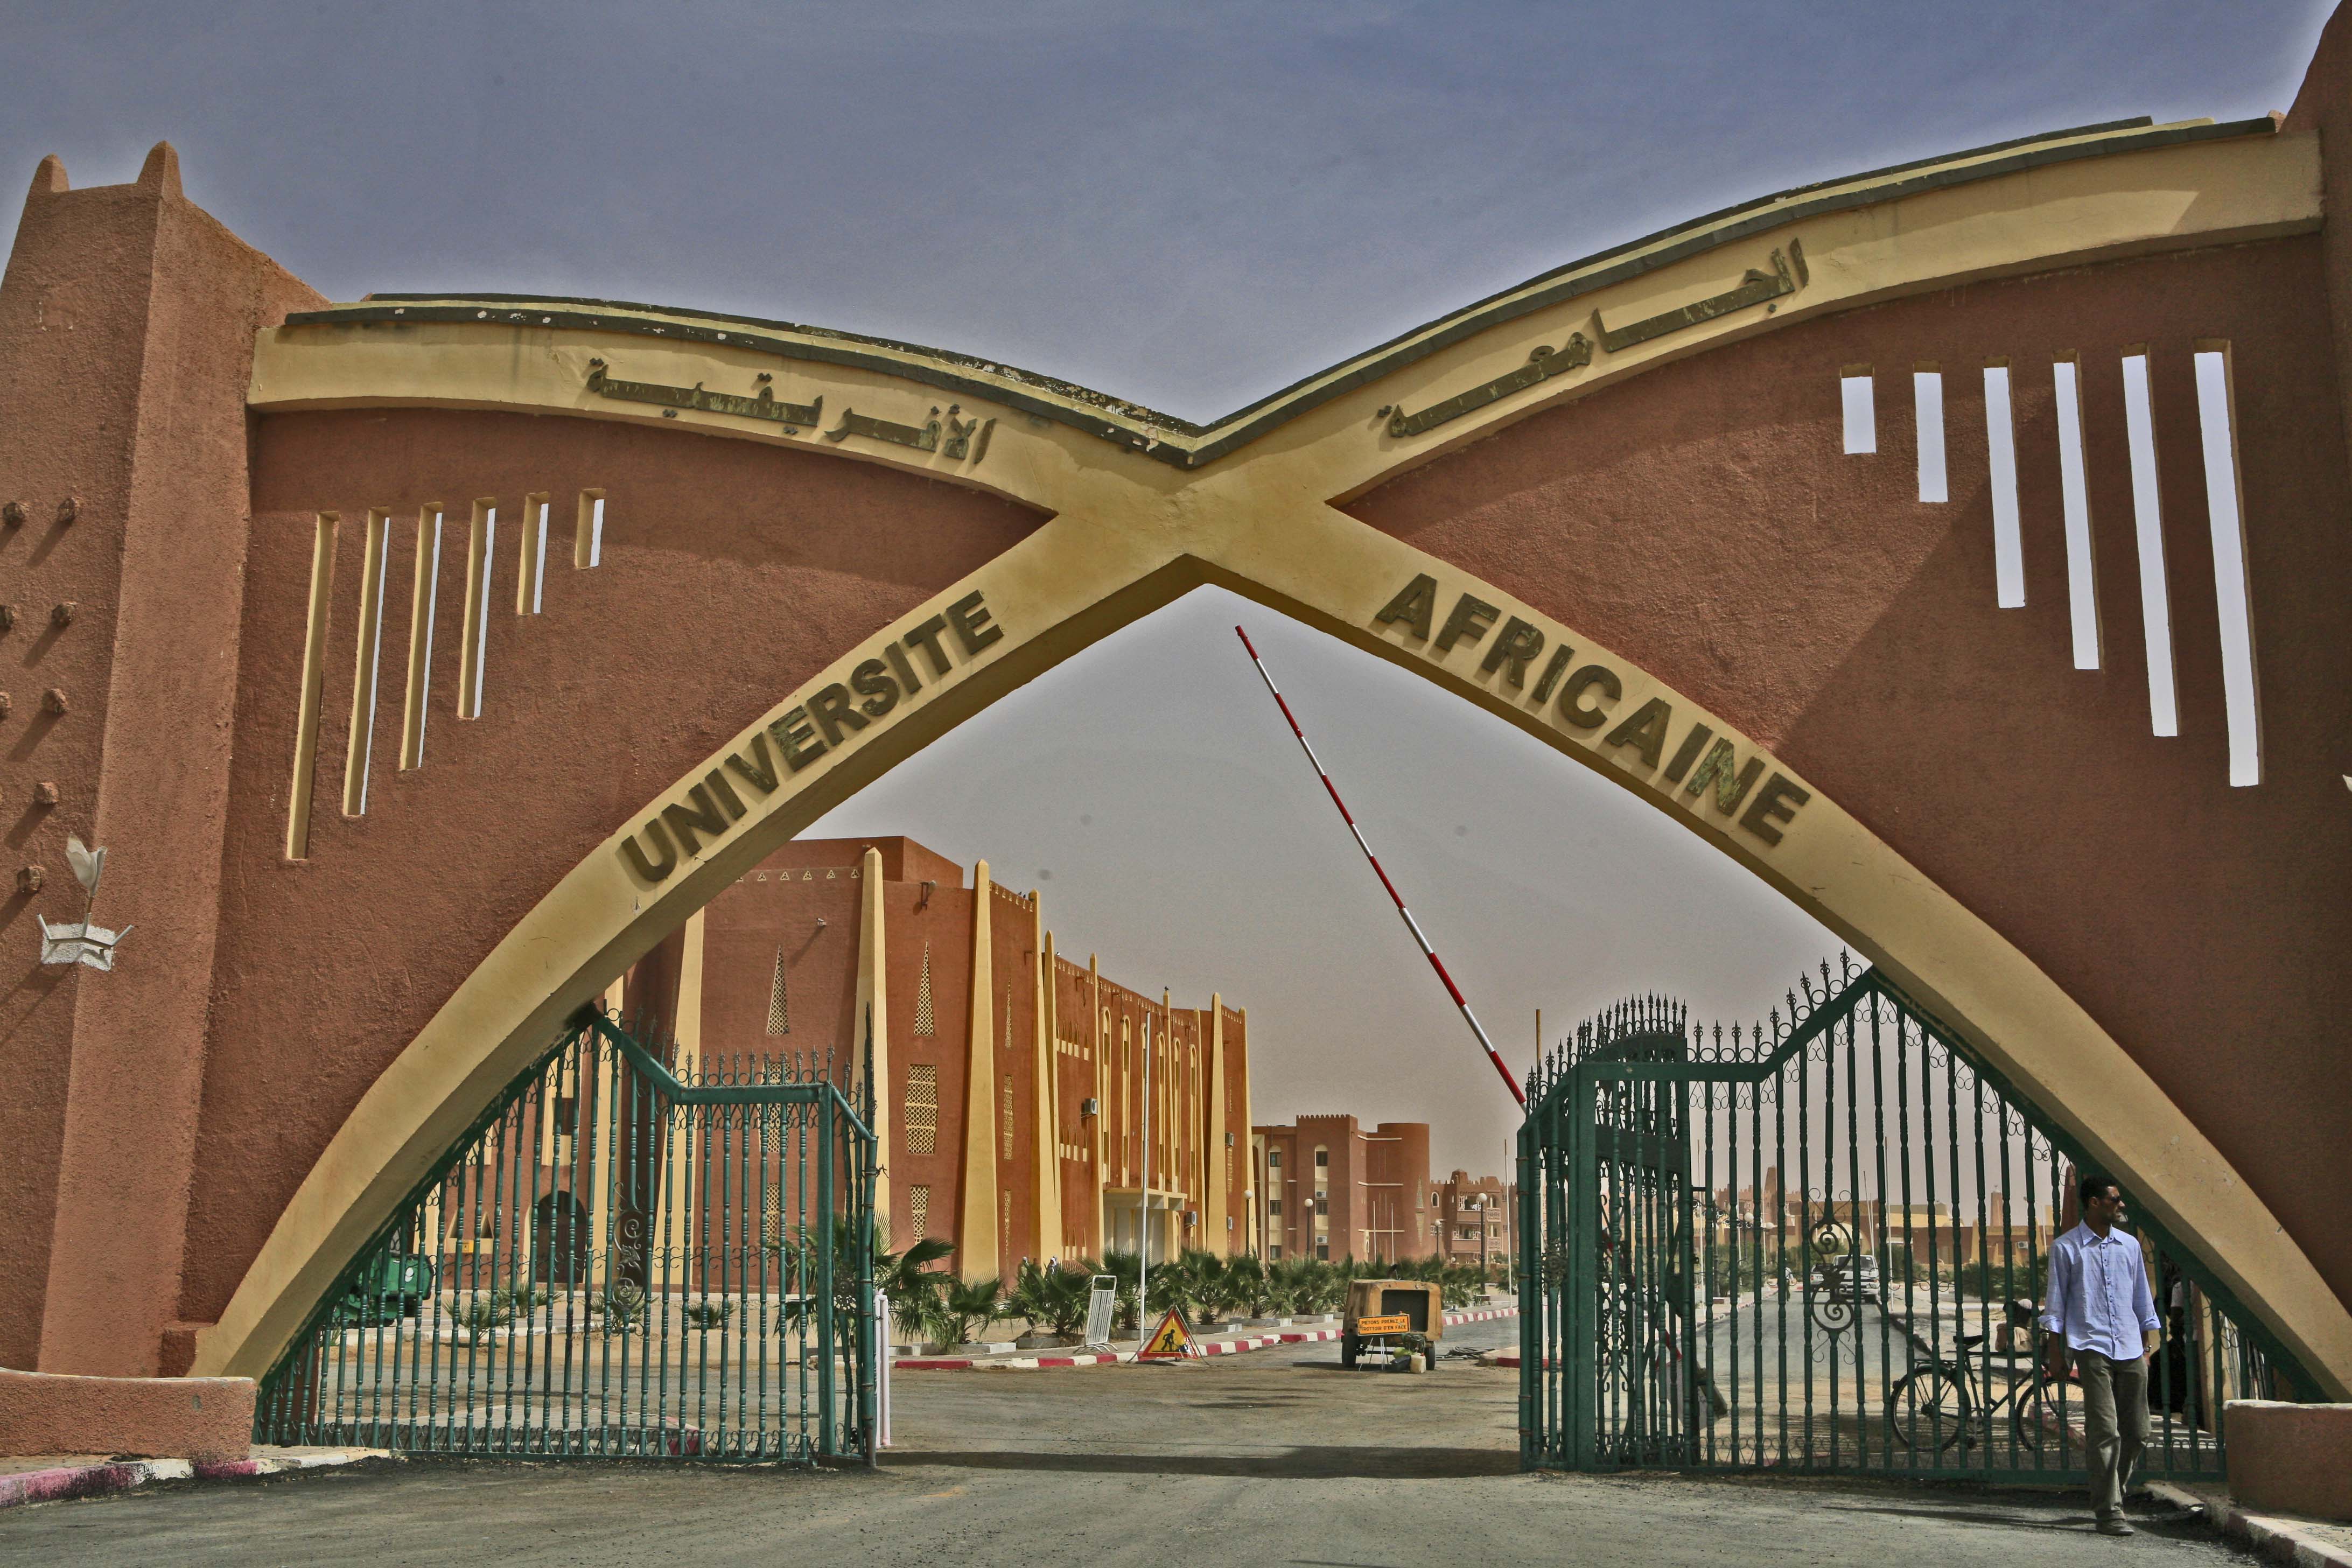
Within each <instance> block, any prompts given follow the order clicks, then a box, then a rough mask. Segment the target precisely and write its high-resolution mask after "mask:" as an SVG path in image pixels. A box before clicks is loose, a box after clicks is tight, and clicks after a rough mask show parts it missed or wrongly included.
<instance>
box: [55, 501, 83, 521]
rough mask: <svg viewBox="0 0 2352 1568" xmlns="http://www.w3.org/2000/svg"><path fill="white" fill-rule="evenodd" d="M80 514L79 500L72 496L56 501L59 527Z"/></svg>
mask: <svg viewBox="0 0 2352 1568" xmlns="http://www.w3.org/2000/svg"><path fill="white" fill-rule="evenodd" d="M80 515H81V502H80V501H79V500H76V499H75V498H73V497H72V496H68V497H66V499H65V500H61V501H59V502H58V527H59V528H63V527H64V526H65V525H66V524H67V523H69V522H71V521H73V520H74V519H75V518H77V517H79V516H80Z"/></svg>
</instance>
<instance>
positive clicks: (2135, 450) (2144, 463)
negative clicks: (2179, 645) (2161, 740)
mask: <svg viewBox="0 0 2352 1568" xmlns="http://www.w3.org/2000/svg"><path fill="white" fill-rule="evenodd" d="M2124 437H2125V438H2126V441H2127V442H2129V444H2130V447H2131V480H2132V529H2133V532H2134V534H2135V535H2136V537H2137V542H2138V544H2139V618H2140V626H2141V629H2142V631H2143V632H2144V634H2145V635H2146V637H2147V715H2148V722H2149V724H2150V725H2151V726H2152V727H2153V728H2154V731H2155V732H2156V733H2157V734H2159V735H2178V734H2179V733H2180V704H2179V697H2178V696H2177V695H2176V693H2175V691H2174V689H2173V681H2172V605H2171V599H2170V596H2169V595H2168V594H2167V592H2166V590H2165V585H2164V516H2163V509H2162V506H2161V504H2160V503H2159V501H2158V491H2157V482H2156V412H2155V408H2154V406H2153V405H2152V404H2151V403H2150V402H2149V399H2148V391H2147V353H2146V352H2145V351H2142V352H2138V353H2127V354H2126V355H2125V356H2124Z"/></svg>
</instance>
